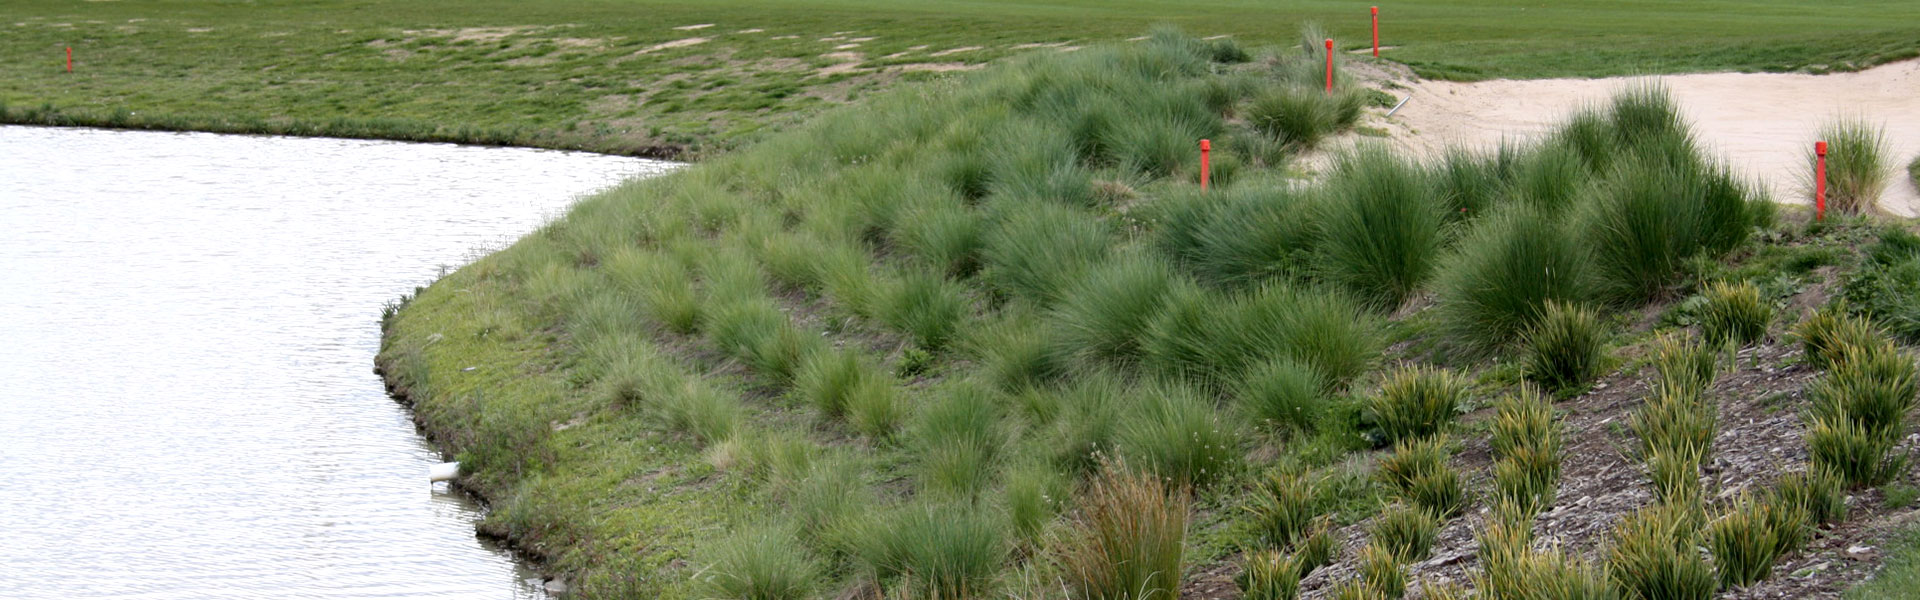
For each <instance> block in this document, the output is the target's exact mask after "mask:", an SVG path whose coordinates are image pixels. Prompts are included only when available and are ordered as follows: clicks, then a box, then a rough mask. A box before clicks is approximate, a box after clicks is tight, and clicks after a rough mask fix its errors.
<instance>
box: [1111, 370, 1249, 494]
mask: <svg viewBox="0 0 1920 600" xmlns="http://www.w3.org/2000/svg"><path fill="white" fill-rule="evenodd" d="M1147 394H1148V396H1149V397H1148V398H1146V399H1145V400H1144V403H1145V404H1144V406H1141V407H1140V409H1139V410H1138V411H1137V412H1135V413H1134V414H1132V415H1130V416H1129V417H1128V418H1127V419H1126V421H1125V422H1123V423H1122V424H1121V429H1120V432H1119V439H1118V440H1117V441H1118V443H1119V448H1120V452H1121V455H1122V456H1125V457H1127V460H1128V462H1129V463H1130V464H1133V465H1134V466H1137V467H1140V468H1142V469H1145V470H1146V471H1147V472H1149V473H1153V474H1155V475H1158V476H1160V477H1165V478H1167V480H1168V481H1173V482H1176V483H1177V484H1179V485H1181V486H1194V487H1205V486H1206V485H1208V484H1211V483H1213V482H1214V481H1216V480H1219V479H1220V478H1223V477H1226V476H1227V475H1230V474H1231V473H1232V472H1233V471H1234V470H1236V469H1237V468H1238V467H1239V463H1240V458H1241V451H1240V438H1239V432H1238V429H1237V428H1235V427H1234V426H1233V424H1232V423H1230V422H1227V421H1223V420H1221V418H1220V415H1219V414H1218V413H1216V412H1215V411H1214V410H1213V407H1212V405H1211V404H1210V403H1209V402H1208V401H1207V400H1206V399H1205V398H1203V397H1201V396H1200V395H1199V394H1198V393H1196V392H1195V391H1194V390H1193V389H1192V388H1190V387H1188V386H1186V385H1184V384H1179V383H1171V382H1159V383H1155V384H1152V385H1151V386H1150V390H1149V391H1148V392H1147Z"/></svg>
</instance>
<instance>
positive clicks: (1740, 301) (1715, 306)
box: [1699, 281, 1773, 346]
mask: <svg viewBox="0 0 1920 600" xmlns="http://www.w3.org/2000/svg"><path fill="white" fill-rule="evenodd" d="M1701 296H1703V297H1705V298H1706V303H1705V304H1702V305H1701V306H1700V312H1699V316H1700V334H1701V337H1702V338H1705V339H1706V340H1708V341H1711V342H1723V341H1731V342H1733V343H1735V344H1737V345H1741V346H1745V345H1748V344H1752V343H1754V342H1757V341H1760V338H1762V337H1765V336H1766V335H1767V325H1768V324H1769V323H1772V322H1773V305H1772V304H1769V303H1767V302H1766V301H1765V300H1762V299H1761V298H1760V288H1759V287H1758V286H1755V285H1753V282H1751V281H1743V282H1740V283H1737V284H1729V283H1725V282H1715V283H1711V284H1708V285H1707V289H1706V290H1703V291H1702V292H1701Z"/></svg>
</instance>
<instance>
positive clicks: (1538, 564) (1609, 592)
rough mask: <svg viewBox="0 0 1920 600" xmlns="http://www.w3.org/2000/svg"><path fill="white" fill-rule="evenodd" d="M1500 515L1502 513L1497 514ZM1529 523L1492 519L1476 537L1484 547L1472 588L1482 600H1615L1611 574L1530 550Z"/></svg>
mask: <svg viewBox="0 0 1920 600" xmlns="http://www.w3.org/2000/svg"><path fill="white" fill-rule="evenodd" d="M1496 512H1498V511H1496ZM1529 526H1530V522H1522V523H1513V522H1509V521H1505V520H1502V519H1499V518H1492V519H1488V520H1487V521H1486V524H1485V525H1484V526H1483V527H1482V528H1481V529H1480V531H1478V532H1475V534H1474V538H1475V539H1476V540H1477V541H1478V542H1479V544H1480V551H1479V557H1480V565H1481V567H1480V572H1479V573H1476V574H1474V575H1473V577H1472V578H1473V582H1474V587H1475V588H1476V589H1478V590H1479V592H1480V594H1481V597H1484V598H1524V599H1538V600H1617V599H1618V598H1619V597H1620V594H1619V592H1617V591H1616V590H1615V589H1614V588H1613V585H1612V583H1611V582H1610V581H1609V580H1608V579H1607V575H1606V573H1605V572H1604V571H1602V570H1601V569H1600V568H1599V567H1595V566H1594V565H1592V564H1591V563H1588V562H1587V561H1584V560H1581V559H1579V558H1578V557H1574V556H1569V555H1567V554H1566V553H1564V552H1561V551H1560V550H1559V549H1557V548H1556V549H1551V550H1546V551H1535V550H1533V549H1532V548H1531V546H1530V544H1531V543H1532V539H1533V536H1532V532H1531V530H1530V529H1529Z"/></svg>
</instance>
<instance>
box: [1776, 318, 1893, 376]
mask: <svg viewBox="0 0 1920 600" xmlns="http://www.w3.org/2000/svg"><path fill="white" fill-rule="evenodd" d="M1790 333H1791V334H1792V336H1793V338H1794V339H1795V340H1796V341H1798V342H1800V348H1801V350H1802V351H1804V352H1805V353H1806V356H1807V364H1809V365H1812V366H1813V367H1814V368H1817V369H1825V368H1828V367H1831V366H1832V365H1833V364H1834V363H1836V362H1839V361H1840V360H1841V359H1842V358H1844V357H1845V356H1846V354H1847V352H1849V351H1852V350H1855V349H1860V348H1870V347H1873V346H1878V345H1879V344H1880V343H1881V340H1883V339H1885V337H1886V336H1885V334H1884V333H1882V332H1881V331H1880V329H1879V328H1878V327H1875V326H1874V324H1873V322H1872V321H1868V320H1866V319H1864V318H1861V317H1856V316H1851V315H1847V314H1845V313H1844V312H1842V311H1841V310H1839V309H1837V308H1832V307H1829V308H1825V309H1821V310H1820V311H1819V312H1816V313H1814V314H1813V316H1810V317H1807V319H1806V320H1804V321H1801V322H1800V323H1799V324H1798V325H1795V326H1794V327H1793V330H1792V331H1791V332H1790Z"/></svg>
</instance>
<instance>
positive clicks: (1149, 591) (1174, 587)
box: [1053, 466, 1188, 600]
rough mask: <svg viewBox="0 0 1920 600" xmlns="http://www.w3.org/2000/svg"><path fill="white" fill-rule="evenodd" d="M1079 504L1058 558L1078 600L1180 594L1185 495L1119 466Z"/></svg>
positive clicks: (1099, 480) (1090, 488)
mask: <svg viewBox="0 0 1920 600" xmlns="http://www.w3.org/2000/svg"><path fill="white" fill-rule="evenodd" d="M1079 506H1080V513H1079V514H1078V515H1077V517H1076V518H1075V520H1074V526H1073V528H1072V529H1071V530H1070V531H1069V533H1067V534H1066V535H1065V536H1064V537H1063V538H1062V540H1061V542H1060V544H1059V546H1058V547H1057V548H1056V549H1055V551H1054V555H1053V558H1054V562H1055V563H1056V564H1057V565H1058V567H1059V569H1060V573H1061V578H1062V579H1063V580H1064V583H1065V584H1066V587H1067V590H1068V591H1069V592H1070V593H1071V594H1072V597H1076V598H1104V599H1116V600H1118V599H1128V600H1152V599H1155V598H1177V597H1179V590H1180V576H1181V572H1182V564H1183V555H1182V552H1183V549H1184V548H1183V542H1184V541H1185V539H1186V534H1187V513H1188V507H1187V494H1186V491H1185V490H1182V489H1169V488H1167V487H1166V486H1165V485H1163V484H1162V483H1161V480H1160V479H1159V478H1156V477H1151V476H1145V475H1141V474H1136V473H1134V472H1132V471H1131V470H1129V469H1127V468H1125V467H1120V466H1115V467H1110V468H1109V469H1107V471H1106V472H1105V473H1103V474H1102V475H1100V476H1099V477H1097V478H1095V479H1094V481H1093V482H1092V484H1090V485H1089V486H1088V488H1087V491H1086V492H1085V494H1084V495H1083V496H1082V497H1081V498H1080V502H1079Z"/></svg>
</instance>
